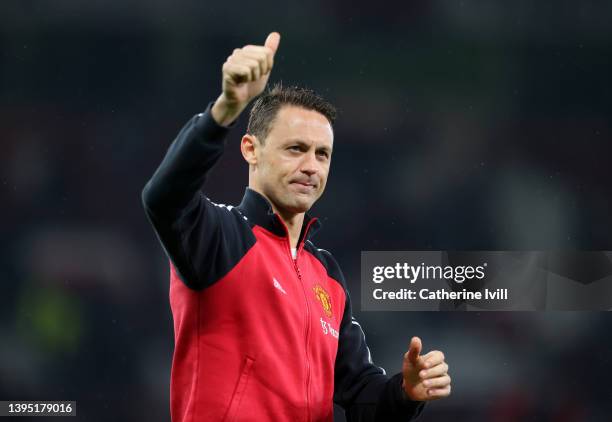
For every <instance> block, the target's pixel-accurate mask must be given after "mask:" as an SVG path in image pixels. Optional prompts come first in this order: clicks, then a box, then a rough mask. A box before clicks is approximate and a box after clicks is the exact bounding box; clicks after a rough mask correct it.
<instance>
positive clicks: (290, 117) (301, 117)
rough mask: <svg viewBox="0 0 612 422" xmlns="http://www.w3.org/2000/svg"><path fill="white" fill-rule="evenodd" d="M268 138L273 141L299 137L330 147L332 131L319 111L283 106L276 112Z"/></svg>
mask: <svg viewBox="0 0 612 422" xmlns="http://www.w3.org/2000/svg"><path fill="white" fill-rule="evenodd" d="M268 138H269V139H271V140H272V141H273V142H284V141H287V140H292V139H300V140H303V141H307V142H313V143H316V144H321V145H324V146H328V147H330V148H331V146H332V144H333V141H334V132H333V130H332V127H331V124H330V123H329V121H328V120H327V118H326V117H325V116H324V115H322V114H321V113H319V112H317V111H314V110H306V109H305V108H301V107H296V106H283V107H281V109H280V110H279V111H278V113H277V114H276V117H275V119H274V122H273V123H272V127H271V128H270V132H269V134H268Z"/></svg>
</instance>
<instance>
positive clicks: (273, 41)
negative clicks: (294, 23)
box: [264, 32, 281, 53]
mask: <svg viewBox="0 0 612 422" xmlns="http://www.w3.org/2000/svg"><path fill="white" fill-rule="evenodd" d="M280 38H281V36H280V34H279V33H278V32H270V34H269V35H268V38H266V42H265V44H264V46H265V47H268V48H269V49H271V50H272V52H274V53H276V50H278V44H279V43H280Z"/></svg>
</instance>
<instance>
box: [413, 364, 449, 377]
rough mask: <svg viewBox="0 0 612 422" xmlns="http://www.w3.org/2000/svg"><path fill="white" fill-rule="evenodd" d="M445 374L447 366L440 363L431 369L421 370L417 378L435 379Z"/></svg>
mask: <svg viewBox="0 0 612 422" xmlns="http://www.w3.org/2000/svg"><path fill="white" fill-rule="evenodd" d="M447 372H448V364H446V363H441V364H439V365H436V366H434V367H433V368H430V369H423V370H422V371H421V372H419V377H421V379H427V378H435V377H439V376H441V375H445V374H446V373H447Z"/></svg>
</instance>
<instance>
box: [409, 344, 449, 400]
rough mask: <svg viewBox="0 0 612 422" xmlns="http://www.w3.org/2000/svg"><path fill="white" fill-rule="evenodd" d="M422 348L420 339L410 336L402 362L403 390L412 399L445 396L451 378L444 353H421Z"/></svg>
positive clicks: (430, 398) (429, 398)
mask: <svg viewBox="0 0 612 422" xmlns="http://www.w3.org/2000/svg"><path fill="white" fill-rule="evenodd" d="M422 348H423V345H422V343H421V339H420V338H418V337H412V339H411V340H410V346H409V348H408V351H407V352H406V354H404V362H403V364H402V373H403V375H404V380H403V382H402V388H403V389H404V392H405V393H406V395H407V396H408V397H409V398H410V399H411V400H414V401H429V400H436V399H440V398H442V397H447V396H448V395H450V392H451V378H450V376H449V375H448V365H447V364H446V362H444V353H442V352H440V351H438V350H434V351H431V352H429V353H427V354H425V355H421V349H422Z"/></svg>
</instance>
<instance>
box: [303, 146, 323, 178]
mask: <svg viewBox="0 0 612 422" xmlns="http://www.w3.org/2000/svg"><path fill="white" fill-rule="evenodd" d="M300 171H301V172H302V173H305V174H307V175H308V176H312V175H313V174H316V173H317V172H318V171H319V163H318V162H317V156H316V154H315V152H314V151H312V152H309V153H308V154H304V160H303V161H302V166H301V167H300Z"/></svg>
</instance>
